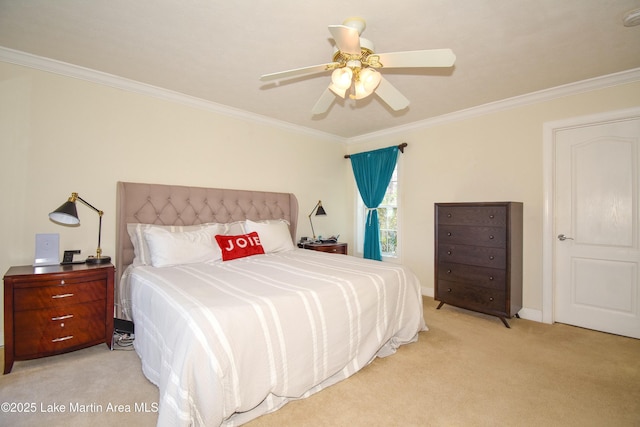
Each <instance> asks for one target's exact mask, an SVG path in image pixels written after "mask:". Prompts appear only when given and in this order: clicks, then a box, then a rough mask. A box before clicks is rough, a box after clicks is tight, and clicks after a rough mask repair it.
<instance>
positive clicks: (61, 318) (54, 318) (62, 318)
mask: <svg viewBox="0 0 640 427" xmlns="http://www.w3.org/2000/svg"><path fill="white" fill-rule="evenodd" d="M72 317H73V314H66V315H64V316H56V317H52V318H51V320H64V319H71V318H72Z"/></svg>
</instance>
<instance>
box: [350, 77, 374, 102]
mask: <svg viewBox="0 0 640 427" xmlns="http://www.w3.org/2000/svg"><path fill="white" fill-rule="evenodd" d="M354 89H355V96H353V98H354V99H363V98H366V97H367V96H369V95H371V94H372V93H373V90H369V89H367V87H366V86H365V84H364V83H362V82H361V81H357V82H356V83H355V85H354Z"/></svg>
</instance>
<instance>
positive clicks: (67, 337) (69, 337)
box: [51, 335, 73, 342]
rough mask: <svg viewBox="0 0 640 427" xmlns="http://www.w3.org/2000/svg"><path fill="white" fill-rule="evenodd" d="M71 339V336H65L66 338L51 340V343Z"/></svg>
mask: <svg viewBox="0 0 640 427" xmlns="http://www.w3.org/2000/svg"><path fill="white" fill-rule="evenodd" d="M72 338H73V335H67V336H66V337H60V338H54V339H52V340H51V342H61V341H66V340H70V339H72Z"/></svg>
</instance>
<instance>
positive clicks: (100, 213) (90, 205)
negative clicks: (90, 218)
mask: <svg viewBox="0 0 640 427" xmlns="http://www.w3.org/2000/svg"><path fill="white" fill-rule="evenodd" d="M71 197H72V198H73V197H75V198H76V199H78V200H80V201H81V202H82V203H84V204H85V205H86V206H89V207H90V208H91V209H93V210H94V211H96V212H98V215H100V218H101V220H102V214H103V213H104V212H102V211H101V210H100V209H98V208H96V207H95V206H93V205H92V204H91V203H89V202H87V201H86V200H85V199H83V198H82V197H80V196H78V193H73V194H72V195H71Z"/></svg>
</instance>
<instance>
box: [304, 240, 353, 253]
mask: <svg viewBox="0 0 640 427" xmlns="http://www.w3.org/2000/svg"><path fill="white" fill-rule="evenodd" d="M298 247H300V248H303V249H311V250H312V251H320V252H331V253H333V254H342V255H346V254H347V249H348V248H347V244H346V243H299V244H298Z"/></svg>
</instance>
